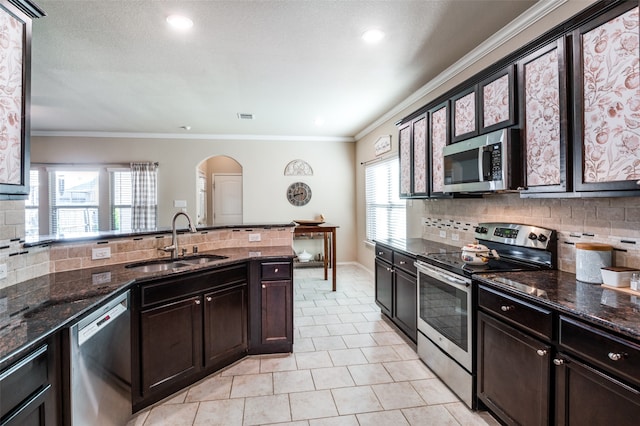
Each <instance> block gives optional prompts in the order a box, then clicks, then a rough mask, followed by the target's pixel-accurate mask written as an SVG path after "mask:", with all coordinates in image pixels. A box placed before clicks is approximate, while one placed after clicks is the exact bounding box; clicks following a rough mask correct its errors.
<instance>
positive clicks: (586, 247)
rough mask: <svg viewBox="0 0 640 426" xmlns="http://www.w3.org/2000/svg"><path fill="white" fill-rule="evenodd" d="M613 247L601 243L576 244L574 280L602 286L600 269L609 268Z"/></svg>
mask: <svg viewBox="0 0 640 426" xmlns="http://www.w3.org/2000/svg"><path fill="white" fill-rule="evenodd" d="M612 252H613V247H612V246H610V245H608V244H601V243H576V278H577V279H578V281H584V282H587V283H594V284H602V272H601V271H600V269H601V268H606V267H609V266H611V254H612Z"/></svg>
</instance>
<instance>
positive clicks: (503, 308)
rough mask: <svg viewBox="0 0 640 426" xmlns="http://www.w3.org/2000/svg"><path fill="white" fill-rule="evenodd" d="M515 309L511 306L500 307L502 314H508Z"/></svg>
mask: <svg viewBox="0 0 640 426" xmlns="http://www.w3.org/2000/svg"><path fill="white" fill-rule="evenodd" d="M514 309H515V306H511V305H502V306H500V310H501V311H502V312H509V311H512V310H514Z"/></svg>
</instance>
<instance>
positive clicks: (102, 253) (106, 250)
mask: <svg viewBox="0 0 640 426" xmlns="http://www.w3.org/2000/svg"><path fill="white" fill-rule="evenodd" d="M110 257H111V247H97V248H94V249H91V260H98V259H109V258H110Z"/></svg>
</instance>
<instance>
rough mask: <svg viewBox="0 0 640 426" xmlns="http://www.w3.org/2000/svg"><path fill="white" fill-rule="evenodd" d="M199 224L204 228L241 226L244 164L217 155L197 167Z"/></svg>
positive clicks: (206, 159)
mask: <svg viewBox="0 0 640 426" xmlns="http://www.w3.org/2000/svg"><path fill="white" fill-rule="evenodd" d="M196 182H197V183H196V193H197V194H198V199H197V201H198V203H197V204H198V206H197V221H198V225H201V226H213V225H234V224H235V225H240V224H242V218H243V215H242V204H243V203H242V165H241V164H240V163H238V162H237V161H236V160H235V159H234V158H231V157H227V156H226V155H216V156H212V157H209V158H205V159H204V160H202V161H201V162H200V163H199V164H198V165H197V167H196Z"/></svg>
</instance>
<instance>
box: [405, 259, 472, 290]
mask: <svg viewBox="0 0 640 426" xmlns="http://www.w3.org/2000/svg"><path fill="white" fill-rule="evenodd" d="M416 266H417V267H418V269H419V270H420V271H421V272H424V273H425V274H427V275H429V276H431V277H433V278H435V279H441V280H444V281H447V282H448V283H449V284H451V285H453V286H455V287H458V288H459V289H461V290H464V289H465V288H467V287H469V286H470V285H471V283H470V282H469V281H468V280H465V279H462V278H457V277H454V276H451V275H449V274H447V273H445V272H440V271H438V270H437V269H434V268H431V267H430V266H427V265H425V264H417V265H416Z"/></svg>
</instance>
